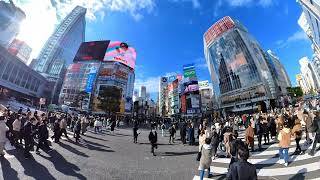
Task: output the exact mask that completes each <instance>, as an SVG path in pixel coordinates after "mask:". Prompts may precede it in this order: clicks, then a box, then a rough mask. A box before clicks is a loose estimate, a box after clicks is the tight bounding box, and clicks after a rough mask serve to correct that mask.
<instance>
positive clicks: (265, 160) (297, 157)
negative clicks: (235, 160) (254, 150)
mask: <svg viewBox="0 0 320 180" xmlns="http://www.w3.org/2000/svg"><path fill="white" fill-rule="evenodd" d="M319 156H320V151H318V152H317V153H316V154H315V155H314V156H310V155H309V154H303V155H293V156H290V158H289V162H291V161H302V160H307V159H312V158H315V157H319ZM252 157H253V158H250V159H248V162H250V163H252V164H275V163H277V162H278V160H279V158H263V159H255V158H254V156H252ZM212 162H213V163H215V162H216V163H224V164H229V163H230V158H216V159H214V160H213V161H212Z"/></svg>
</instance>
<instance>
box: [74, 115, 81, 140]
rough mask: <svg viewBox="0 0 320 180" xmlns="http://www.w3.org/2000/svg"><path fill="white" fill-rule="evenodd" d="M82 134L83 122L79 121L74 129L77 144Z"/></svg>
mask: <svg viewBox="0 0 320 180" xmlns="http://www.w3.org/2000/svg"><path fill="white" fill-rule="evenodd" d="M80 133H81V120H80V119H79V120H78V121H77V122H76V125H75V127H74V134H75V138H76V143H78V142H79V138H80Z"/></svg>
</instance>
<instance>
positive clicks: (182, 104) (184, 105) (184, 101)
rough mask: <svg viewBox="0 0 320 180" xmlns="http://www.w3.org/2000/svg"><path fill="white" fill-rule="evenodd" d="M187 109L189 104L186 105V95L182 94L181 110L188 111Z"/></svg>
mask: <svg viewBox="0 0 320 180" xmlns="http://www.w3.org/2000/svg"><path fill="white" fill-rule="evenodd" d="M186 111H187V106H186V96H185V95H182V96H181V112H182V113H186Z"/></svg>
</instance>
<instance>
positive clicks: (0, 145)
mask: <svg viewBox="0 0 320 180" xmlns="http://www.w3.org/2000/svg"><path fill="white" fill-rule="evenodd" d="M7 131H9V128H8V127H7V125H6V123H5V122H4V116H2V113H1V114H0V157H3V156H4V152H3V150H4V144H5V142H6V132H7Z"/></svg>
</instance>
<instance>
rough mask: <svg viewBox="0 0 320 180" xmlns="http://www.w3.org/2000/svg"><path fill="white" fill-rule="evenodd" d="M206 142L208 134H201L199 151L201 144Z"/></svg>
mask: <svg viewBox="0 0 320 180" xmlns="http://www.w3.org/2000/svg"><path fill="white" fill-rule="evenodd" d="M205 143H206V134H203V135H200V136H199V152H200V149H201V146H202V145H204V144H205Z"/></svg>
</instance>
